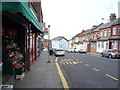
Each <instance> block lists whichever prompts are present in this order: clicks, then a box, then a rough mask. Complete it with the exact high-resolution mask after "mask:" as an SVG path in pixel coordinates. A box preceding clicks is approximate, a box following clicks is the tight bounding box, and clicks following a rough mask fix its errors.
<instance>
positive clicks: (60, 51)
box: [54, 49, 65, 56]
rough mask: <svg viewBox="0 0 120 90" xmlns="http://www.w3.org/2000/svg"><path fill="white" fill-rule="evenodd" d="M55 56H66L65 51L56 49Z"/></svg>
mask: <svg viewBox="0 0 120 90" xmlns="http://www.w3.org/2000/svg"><path fill="white" fill-rule="evenodd" d="M54 55H55V56H64V55H65V51H64V50H63V49H56V50H55V51H54Z"/></svg>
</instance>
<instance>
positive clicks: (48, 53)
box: [47, 25, 51, 63]
mask: <svg viewBox="0 0 120 90" xmlns="http://www.w3.org/2000/svg"><path fill="white" fill-rule="evenodd" d="M49 53H50V25H48V61H47V63H51V61H50V55H49Z"/></svg>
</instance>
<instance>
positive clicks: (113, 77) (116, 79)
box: [105, 74, 119, 81]
mask: <svg viewBox="0 0 120 90" xmlns="http://www.w3.org/2000/svg"><path fill="white" fill-rule="evenodd" d="M105 75H106V76H108V77H110V78H112V79H114V80H116V81H118V80H119V79H117V78H115V77H113V76H111V75H109V74H105Z"/></svg>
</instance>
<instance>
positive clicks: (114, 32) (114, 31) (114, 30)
mask: <svg viewBox="0 0 120 90" xmlns="http://www.w3.org/2000/svg"><path fill="white" fill-rule="evenodd" d="M112 35H116V27H115V28H113V32H112Z"/></svg>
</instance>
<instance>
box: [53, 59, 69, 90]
mask: <svg viewBox="0 0 120 90" xmlns="http://www.w3.org/2000/svg"><path fill="white" fill-rule="evenodd" d="M55 64H56V67H57V70H58V74H59V76H60V79H61V81H62V84H63V87H64V90H69V86H68V84H67V81H66V79H65V77H64V75H63V73H62V71H61V69H60V66H59V64H58V57H56V59H55Z"/></svg>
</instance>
